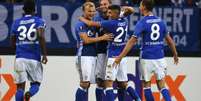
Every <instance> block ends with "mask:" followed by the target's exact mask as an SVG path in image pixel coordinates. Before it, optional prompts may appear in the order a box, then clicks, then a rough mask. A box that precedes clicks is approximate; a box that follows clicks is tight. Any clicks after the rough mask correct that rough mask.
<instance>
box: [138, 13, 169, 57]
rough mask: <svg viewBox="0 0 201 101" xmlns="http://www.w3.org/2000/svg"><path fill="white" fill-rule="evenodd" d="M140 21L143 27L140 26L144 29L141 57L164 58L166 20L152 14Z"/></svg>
mask: <svg viewBox="0 0 201 101" xmlns="http://www.w3.org/2000/svg"><path fill="white" fill-rule="evenodd" d="M138 23H141V26H142V27H143V28H139V29H142V44H141V45H142V47H141V57H142V58H146V59H159V58H163V57H164V51H163V48H164V38H165V36H166V34H167V30H166V24H165V23H164V21H163V20H162V19H160V18H159V17H156V16H153V15H150V16H145V17H144V18H143V19H142V20H141V21H139V22H138ZM136 26H137V25H136ZM136 30H138V29H136Z"/></svg>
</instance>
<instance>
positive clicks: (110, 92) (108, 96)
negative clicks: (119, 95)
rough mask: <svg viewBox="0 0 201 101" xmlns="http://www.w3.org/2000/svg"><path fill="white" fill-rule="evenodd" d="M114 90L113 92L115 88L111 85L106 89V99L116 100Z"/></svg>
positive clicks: (109, 100) (107, 100) (108, 100)
mask: <svg viewBox="0 0 201 101" xmlns="http://www.w3.org/2000/svg"><path fill="white" fill-rule="evenodd" d="M114 96H115V95H114V92H113V88H112V87H109V88H106V89H105V97H106V101H114V100H115V98H114Z"/></svg>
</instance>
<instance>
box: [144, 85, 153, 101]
mask: <svg viewBox="0 0 201 101" xmlns="http://www.w3.org/2000/svg"><path fill="white" fill-rule="evenodd" d="M144 95H145V98H146V101H154V97H153V95H152V92H151V88H150V87H149V88H144Z"/></svg>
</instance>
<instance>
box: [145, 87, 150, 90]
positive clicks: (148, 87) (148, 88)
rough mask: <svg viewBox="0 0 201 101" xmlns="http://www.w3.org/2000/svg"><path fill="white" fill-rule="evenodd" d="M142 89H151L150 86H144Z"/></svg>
mask: <svg viewBox="0 0 201 101" xmlns="http://www.w3.org/2000/svg"><path fill="white" fill-rule="evenodd" d="M143 89H144V90H146V89H151V87H144V88H143Z"/></svg>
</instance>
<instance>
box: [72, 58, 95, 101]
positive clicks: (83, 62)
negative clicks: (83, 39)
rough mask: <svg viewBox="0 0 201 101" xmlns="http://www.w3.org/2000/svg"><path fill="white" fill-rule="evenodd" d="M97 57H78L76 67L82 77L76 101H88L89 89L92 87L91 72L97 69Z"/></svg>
mask: <svg viewBox="0 0 201 101" xmlns="http://www.w3.org/2000/svg"><path fill="white" fill-rule="evenodd" d="M94 63H95V57H90V56H89V57H88V56H82V57H77V61H76V65H77V69H78V72H79V76H80V87H78V89H77V91H76V94H75V100H76V101H87V100H88V88H89V87H90V77H91V70H92V68H94V67H95V64H94Z"/></svg>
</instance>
